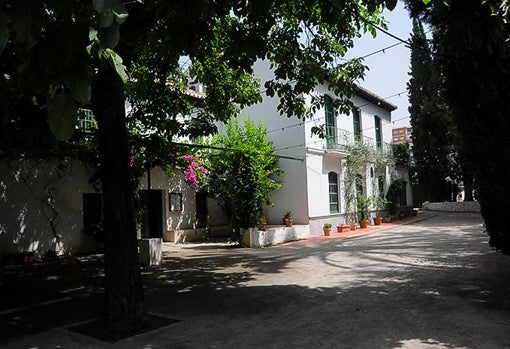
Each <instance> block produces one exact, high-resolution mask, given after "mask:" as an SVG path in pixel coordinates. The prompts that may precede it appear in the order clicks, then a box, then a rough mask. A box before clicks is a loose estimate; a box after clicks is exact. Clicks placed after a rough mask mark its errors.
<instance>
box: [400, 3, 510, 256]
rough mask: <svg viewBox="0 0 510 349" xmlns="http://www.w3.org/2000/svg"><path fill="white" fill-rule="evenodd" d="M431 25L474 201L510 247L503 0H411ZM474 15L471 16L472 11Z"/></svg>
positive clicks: (508, 67) (496, 241)
mask: <svg viewBox="0 0 510 349" xmlns="http://www.w3.org/2000/svg"><path fill="white" fill-rule="evenodd" d="M410 5H411V6H410V10H411V14H412V15H413V16H415V17H417V18H421V19H423V20H425V21H426V22H427V23H428V24H429V25H430V26H431V27H432V28H433V30H434V36H433V44H434V49H435V50H434V58H435V66H436V69H437V70H438V71H439V73H440V74H441V87H442V91H443V94H444V98H445V101H446V102H447V104H448V107H449V108H450V109H451V112H452V115H453V120H454V124H455V127H456V129H457V131H458V134H459V138H460V140H459V148H458V153H459V156H460V158H461V159H462V161H463V163H464V164H465V165H467V166H468V167H469V169H471V170H472V171H473V175H474V177H475V178H476V185H477V192H478V201H479V203H480V207H481V213H482V216H483V218H484V221H485V226H486V229H487V231H488V233H489V235H490V243H491V245H492V246H494V247H496V248H497V249H501V250H504V251H510V232H509V230H508V229H507V226H508V224H507V223H506V218H505V217H506V215H507V207H508V197H510V183H509V181H508V178H507V177H508V176H507V174H506V171H504V170H502V169H506V168H509V167H510V148H509V147H508V146H507V144H508V134H509V133H510V122H509V121H508V120H509V118H508V116H509V115H510V104H509V103H508V100H509V97H510V93H509V91H510V61H509V60H510V42H509V41H508V37H509V36H510V27H509V26H508V20H509V13H510V12H509V11H508V10H509V4H508V2H507V1H461V0H451V1H431V2H430V3H429V4H428V6H424V5H423V4H422V3H421V2H415V1H412V2H411V3H410ZM474 13H475V14H476V20H473V18H474V17H473V14H474Z"/></svg>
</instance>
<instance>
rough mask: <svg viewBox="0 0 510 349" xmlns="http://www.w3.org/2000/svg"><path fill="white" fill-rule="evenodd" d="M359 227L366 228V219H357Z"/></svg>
mask: <svg viewBox="0 0 510 349" xmlns="http://www.w3.org/2000/svg"><path fill="white" fill-rule="evenodd" d="M359 227H360V228H366V227H368V219H362V220H360V221H359Z"/></svg>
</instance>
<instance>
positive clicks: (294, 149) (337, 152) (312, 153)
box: [241, 61, 396, 235]
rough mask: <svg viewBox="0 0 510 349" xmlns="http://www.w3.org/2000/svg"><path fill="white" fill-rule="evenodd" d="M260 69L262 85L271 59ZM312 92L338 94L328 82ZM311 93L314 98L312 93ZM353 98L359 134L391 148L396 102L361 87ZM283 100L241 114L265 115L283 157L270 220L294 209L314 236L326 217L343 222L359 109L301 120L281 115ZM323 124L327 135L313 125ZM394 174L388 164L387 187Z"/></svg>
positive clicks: (258, 66) (260, 117)
mask: <svg viewBox="0 0 510 349" xmlns="http://www.w3.org/2000/svg"><path fill="white" fill-rule="evenodd" d="M255 73H256V75H257V77H258V78H260V80H261V85H262V86H264V82H265V81H267V80H268V79H271V78H272V77H273V75H272V72H271V70H270V68H269V63H268V62H266V61H258V62H257V63H256V65H255ZM312 94H317V95H324V94H326V95H328V96H329V97H331V98H332V99H334V98H336V96H335V95H334V94H333V93H332V92H331V91H329V90H328V89H327V86H325V85H319V86H317V87H316V88H315V90H314V91H312ZM306 98H307V99H308V100H309V101H310V100H311V95H309V96H306ZM352 101H353V103H354V105H355V107H356V108H357V110H358V112H359V123H357V125H359V129H357V131H358V133H357V134H358V135H359V137H361V138H360V139H362V140H363V142H364V143H366V144H373V146H374V147H375V146H379V147H381V148H382V149H384V150H389V149H391V148H390V147H391V146H390V143H391V137H392V134H391V126H392V123H391V112H392V111H393V110H395V109H396V106H394V105H393V104H391V103H389V102H387V101H385V100H384V99H382V98H380V97H378V96H376V95H375V94H373V93H371V92H370V91H368V90H365V89H363V88H361V87H359V89H358V92H357V95H356V96H355V97H353V99H352ZM278 103H279V100H278V98H277V97H268V96H266V95H263V101H262V102H261V103H259V104H257V105H253V106H250V107H247V108H245V109H244V110H243V111H242V115H241V118H251V119H253V120H255V121H257V120H260V121H261V122H262V123H263V124H264V125H265V126H266V128H267V138H268V140H269V141H271V142H273V144H274V146H275V147H276V149H277V150H278V155H279V156H280V158H279V166H280V167H281V168H282V169H283V170H284V171H285V172H286V175H285V176H284V177H283V178H282V181H283V185H282V188H281V189H280V190H278V191H276V192H274V193H273V195H272V197H273V201H274V203H275V205H274V207H271V208H267V218H268V223H269V224H281V221H282V217H283V215H284V214H285V213H286V212H287V211H292V215H293V218H294V223H295V224H307V225H309V226H310V233H311V234H312V235H314V234H320V233H321V232H322V225H323V223H324V222H330V223H332V224H334V225H335V224H340V223H342V222H343V221H344V218H343V214H344V213H345V207H344V204H343V190H344V188H343V183H344V180H343V179H344V170H345V164H344V161H345V158H346V156H347V149H346V148H345V145H348V144H351V143H352V142H353V141H354V137H355V136H354V135H355V133H356V132H355V131H356V130H355V128H356V126H355V122H354V112H353V113H352V114H350V115H338V116H333V118H331V117H329V120H328V122H326V110H325V108H321V109H319V110H317V111H316V113H315V114H314V116H313V117H312V118H311V119H307V120H299V119H297V118H288V117H287V116H285V115H280V114H279V113H278V111H277V105H278ZM324 124H327V125H328V126H329V127H328V132H327V135H328V136H329V137H326V138H327V139H321V138H319V137H318V136H316V135H312V127H314V126H321V125H324ZM376 129H377V130H378V131H377V132H376ZM377 133H379V135H380V139H378V136H377ZM328 139H329V140H328ZM378 141H379V142H378ZM377 143H379V144H378V145H377ZM330 173H334V174H336V175H337V185H338V190H337V191H338V192H337V197H338V207H337V210H336V211H337V212H334V211H335V210H332V209H331V206H332V205H331V202H330V194H331V188H330V176H331V175H330ZM392 175H394V172H393V171H392V170H391V169H388V170H387V173H386V176H385V179H384V191H385V192H386V190H387V188H388V186H389V184H390V181H391V176H392ZM333 176H334V175H333ZM370 176H371V172H370V169H367V178H370ZM372 183H373V181H369V180H367V181H366V183H364V188H363V192H364V193H365V194H366V195H372V192H373V190H374V189H376V188H373V187H372V186H373V184H372ZM377 190H378V188H377Z"/></svg>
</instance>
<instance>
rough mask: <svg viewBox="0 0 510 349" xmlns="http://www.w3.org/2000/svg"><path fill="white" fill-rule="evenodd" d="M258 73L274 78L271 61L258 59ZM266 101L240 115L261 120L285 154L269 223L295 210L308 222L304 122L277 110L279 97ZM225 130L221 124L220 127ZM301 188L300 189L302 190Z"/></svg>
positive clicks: (296, 217) (297, 221) (296, 218)
mask: <svg viewBox="0 0 510 349" xmlns="http://www.w3.org/2000/svg"><path fill="white" fill-rule="evenodd" d="M254 69H255V74H256V75H257V77H258V78H259V79H260V81H261V89H262V90H263V89H264V87H263V86H264V83H265V82H266V81H267V80H268V79H271V78H272V77H273V74H272V72H271V71H270V69H269V63H268V62H267V61H257V62H256V63H255V66H254ZM262 99H263V100H262V102H261V103H258V104H255V105H252V106H249V107H246V108H244V109H243V110H242V111H241V114H240V115H239V118H238V119H239V121H241V122H242V120H244V119H247V118H250V119H252V120H254V121H255V122H257V121H261V122H262V124H263V125H264V126H265V127H266V128H267V140H268V141H269V142H272V143H273V145H274V146H275V148H276V149H277V153H278V155H279V156H281V157H280V158H279V160H278V166H279V167H280V168H281V169H282V170H283V171H285V176H284V177H282V178H280V180H281V181H282V183H283V185H282V187H281V188H280V189H279V190H277V191H275V192H273V193H272V195H271V197H272V199H273V202H274V206H273V207H266V209H265V211H266V214H267V220H268V224H282V218H283V216H284V214H285V213H286V212H288V211H291V212H292V216H293V218H294V224H306V223H308V207H307V206H308V201H307V196H306V183H307V182H306V165H305V161H304V160H305V133H304V127H305V126H304V122H303V120H300V119H297V118H295V117H294V118H288V117H286V116H284V115H280V114H279V113H278V111H277V106H278V103H279V102H278V98H274V97H268V96H267V95H266V94H264V93H263V94H262ZM220 129H221V127H220ZM298 188H299V189H298Z"/></svg>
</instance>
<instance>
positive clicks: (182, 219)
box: [140, 167, 227, 230]
mask: <svg viewBox="0 0 510 349" xmlns="http://www.w3.org/2000/svg"><path fill="white" fill-rule="evenodd" d="M140 189H148V181H147V174H145V175H144V176H143V177H142V179H141V180H140ZM151 189H159V190H163V191H164V198H163V220H164V226H165V227H166V229H167V230H176V229H195V228H197V227H198V226H197V224H198V220H197V218H196V200H195V199H196V195H195V193H196V192H195V190H194V189H193V188H191V187H190V186H189V185H188V184H187V183H186V181H185V179H184V173H183V172H181V171H178V170H176V171H174V173H173V175H172V176H171V177H170V178H169V177H168V176H167V175H166V173H165V172H164V171H163V169H162V168H161V167H155V168H153V169H152V170H151ZM169 193H181V194H182V211H170V203H169ZM207 208H208V211H209V225H210V226H220V225H225V224H227V220H226V217H225V214H224V213H223V211H222V210H221V208H220V207H219V206H218V205H217V204H216V202H215V201H214V200H212V199H209V200H208V202H207Z"/></svg>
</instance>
